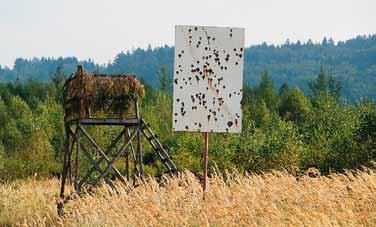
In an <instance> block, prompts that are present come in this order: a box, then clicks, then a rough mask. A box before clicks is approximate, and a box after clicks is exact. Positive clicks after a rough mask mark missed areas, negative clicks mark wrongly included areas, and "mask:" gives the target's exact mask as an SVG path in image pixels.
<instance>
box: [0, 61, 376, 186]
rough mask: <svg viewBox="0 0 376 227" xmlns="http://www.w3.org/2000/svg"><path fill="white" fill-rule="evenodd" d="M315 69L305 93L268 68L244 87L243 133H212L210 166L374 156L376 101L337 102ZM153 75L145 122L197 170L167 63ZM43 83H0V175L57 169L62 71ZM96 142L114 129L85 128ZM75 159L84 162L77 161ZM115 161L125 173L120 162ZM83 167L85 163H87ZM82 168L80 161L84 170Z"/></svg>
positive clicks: (325, 165) (338, 167) (149, 158)
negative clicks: (180, 128)
mask: <svg viewBox="0 0 376 227" xmlns="http://www.w3.org/2000/svg"><path fill="white" fill-rule="evenodd" d="M327 72H328V70H326V69H324V68H321V69H320V68H319V73H318V74H317V75H316V76H315V78H314V79H313V80H312V81H310V82H308V83H307V85H306V87H307V88H308V89H309V90H310V94H311V95H309V96H307V95H305V94H304V93H303V91H302V90H301V89H300V88H299V87H296V86H289V85H288V84H287V83H285V84H282V85H281V86H276V85H275V83H274V82H273V80H272V78H271V76H270V74H269V73H268V71H264V72H263V73H262V74H261V76H260V78H261V79H260V83H259V84H258V85H257V86H255V87H253V88H252V87H249V86H248V85H244V89H243V90H244V98H243V113H244V114H243V131H242V133H241V134H220V133H211V134H210V138H209V141H210V146H209V156H210V162H209V164H210V166H211V167H215V168H219V169H221V170H224V169H233V168H236V169H237V170H239V171H253V172H260V171H267V170H270V169H282V168H284V169H287V170H290V171H296V170H297V169H301V170H303V169H306V168H309V167H316V168H318V169H320V170H321V171H322V172H323V173H329V172H331V171H342V170H344V169H350V168H358V167H360V166H361V165H368V164H369V163H370V161H372V160H375V158H376V105H375V103H373V102H370V101H367V100H365V99H364V100H361V101H359V102H357V103H354V104H348V103H346V102H343V101H341V93H342V86H341V82H339V81H338V80H336V78H335V77H334V76H333V75H332V74H330V73H327ZM157 75H159V76H158V77H156V80H157V81H158V82H157V83H159V86H160V87H161V89H156V88H154V86H151V85H150V84H148V83H147V82H146V97H145V98H144V99H143V100H142V102H141V114H142V117H143V118H145V119H146V121H147V122H149V123H150V125H151V126H152V128H153V130H154V131H155V132H156V134H158V135H159V138H160V139H161V141H162V143H163V144H164V145H165V146H166V147H168V148H169V150H170V153H171V155H172V157H173V159H174V160H175V162H176V164H177V165H178V167H179V168H180V169H185V168H187V169H189V170H191V171H193V172H197V173H198V172H199V171H201V166H202V165H201V163H202V148H203V136H202V134H201V133H184V132H179V133H176V132H172V130H171V123H172V122H171V116H172V97H171V96H170V90H171V86H172V85H171V82H170V80H169V77H168V72H167V70H166V68H165V67H164V68H161V69H160V70H159V71H158V73H157ZM51 78H52V80H51V82H48V83H43V82H40V81H34V80H30V81H27V82H24V83H21V82H20V81H16V82H12V83H3V84H0V97H1V99H0V180H2V181H4V180H13V179H17V178H22V177H27V176H30V175H33V174H37V175H38V176H50V175H53V174H58V173H60V171H61V166H62V150H63V144H64V130H63V111H62V105H61V88H62V85H63V83H64V78H66V75H64V72H63V70H62V68H58V69H57V70H56V71H55V72H54V73H53V74H52V76H51ZM88 130H90V132H91V133H92V134H94V135H95V136H96V138H97V139H98V142H99V143H100V144H101V145H108V143H109V142H110V138H112V135H114V132H115V131H116V130H120V129H113V128H112V129H111V128H108V127H100V128H89V129H88ZM143 142H144V144H143V147H144V148H145V153H144V161H145V164H146V165H145V168H146V172H147V173H150V174H158V173H161V172H163V171H164V168H163V167H162V166H161V164H160V163H158V162H157V160H158V159H157V157H156V156H155V155H154V153H153V152H152V151H151V148H150V147H149V146H148V144H147V142H146V141H143ZM81 160H83V162H84V159H83V158H82V159H81ZM116 165H117V166H118V167H119V168H120V169H121V170H124V162H123V161H120V162H118V163H116ZM86 167H87V163H86ZM82 168H85V163H83V167H82Z"/></svg>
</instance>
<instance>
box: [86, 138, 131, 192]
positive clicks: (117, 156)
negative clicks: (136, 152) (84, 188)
mask: <svg viewBox="0 0 376 227" xmlns="http://www.w3.org/2000/svg"><path fill="white" fill-rule="evenodd" d="M136 135H137V131H136V132H134V133H133V134H132V135H131V137H130V138H129V141H128V142H127V143H126V144H124V145H123V146H122V147H121V148H120V150H119V152H117V153H116V155H115V156H114V157H113V159H112V160H111V161H110V162H108V164H107V166H106V168H105V170H104V173H102V174H101V175H100V176H99V177H98V178H97V179H96V180H94V182H93V185H96V184H97V183H98V182H99V181H100V180H102V178H103V177H104V176H105V175H106V174H107V172H108V170H109V169H110V168H111V166H112V164H113V163H114V162H115V161H116V160H117V159H118V158H119V157H120V155H121V154H122V153H123V152H124V150H125V149H126V148H127V147H128V146H129V144H130V143H131V140H132V139H133V138H134V137H135V136H136Z"/></svg>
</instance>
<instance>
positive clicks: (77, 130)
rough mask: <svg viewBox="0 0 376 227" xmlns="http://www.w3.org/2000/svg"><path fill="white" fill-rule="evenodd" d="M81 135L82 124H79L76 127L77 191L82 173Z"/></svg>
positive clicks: (75, 178)
mask: <svg viewBox="0 0 376 227" xmlns="http://www.w3.org/2000/svg"><path fill="white" fill-rule="evenodd" d="M80 136H81V130H80V125H79V124H78V125H77V128H76V146H77V147H76V160H75V168H74V187H75V189H76V190H77V191H79V188H78V181H79V174H80V148H81V147H80V146H81V142H80V139H81V138H80Z"/></svg>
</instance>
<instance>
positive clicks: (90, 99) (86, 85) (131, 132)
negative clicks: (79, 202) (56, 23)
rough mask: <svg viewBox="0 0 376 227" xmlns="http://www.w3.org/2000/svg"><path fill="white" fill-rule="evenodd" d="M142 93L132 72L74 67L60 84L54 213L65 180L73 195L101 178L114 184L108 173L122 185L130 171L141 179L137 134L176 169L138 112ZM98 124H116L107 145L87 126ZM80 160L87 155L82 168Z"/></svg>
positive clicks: (141, 170)
mask: <svg viewBox="0 0 376 227" xmlns="http://www.w3.org/2000/svg"><path fill="white" fill-rule="evenodd" d="M144 93H145V90H144V86H143V85H142V84H141V83H140V82H139V81H138V80H137V79H136V76H135V75H125V74H99V73H93V74H88V73H86V72H85V71H84V69H83V67H82V66H78V67H77V71H76V72H75V73H74V74H73V75H72V76H71V77H70V78H68V79H67V81H66V82H65V84H64V88H63V100H64V101H63V107H64V112H65V116H64V124H65V133H66V139H65V150H64V163H63V172H62V180H61V191H60V197H61V199H62V200H61V202H60V203H59V204H58V212H59V214H62V212H63V211H62V208H63V204H64V191H65V185H66V183H67V180H68V179H69V182H70V184H72V183H73V185H74V189H75V191H76V192H77V193H79V192H80V191H81V190H82V189H83V188H84V187H85V186H96V185H98V183H100V182H101V181H102V180H104V181H105V182H107V183H108V184H109V185H110V186H112V187H114V185H113V183H112V182H111V178H110V176H112V177H113V178H114V177H116V178H117V179H119V180H120V181H122V182H124V183H126V182H128V181H129V180H130V177H131V175H133V179H135V178H136V177H139V178H141V179H143V176H144V166H143V160H142V156H143V155H142V144H141V137H142V135H144V136H145V137H146V139H147V141H148V142H149V143H150V145H151V147H152V149H153V150H154V152H155V153H156V154H157V156H158V158H159V160H160V161H161V162H162V163H163V164H164V166H165V167H166V168H167V171H168V172H170V173H173V172H177V168H176V166H175V164H174V162H173V161H172V160H171V158H170V156H169V154H168V153H167V151H166V149H165V148H164V147H163V146H162V144H161V143H160V141H159V140H158V138H157V136H156V135H155V134H154V133H153V131H152V130H151V128H150V125H149V124H147V123H146V122H145V121H144V120H143V119H142V118H141V116H140V113H139V106H138V100H140V99H142V98H143V96H144ZM103 125H105V126H109V127H120V130H119V131H120V132H119V133H118V134H117V135H116V136H115V137H114V138H113V140H112V141H111V143H110V144H109V145H108V146H107V147H106V148H102V147H101V146H100V145H99V144H100V143H99V142H98V141H96V140H95V136H93V135H92V134H93V133H90V132H91V131H90V130H89V128H91V129H92V128H93V127H94V128H95V127H97V126H103ZM92 131H93V130H92ZM121 157H124V160H125V174H124V173H122V172H121V171H119V169H117V168H116V166H115V165H114V164H115V163H116V162H119V160H120V158H121ZM82 158H86V160H87V163H89V166H87V164H86V165H85V166H82V160H80V159H82ZM130 159H132V163H130V161H131V160H130ZM131 166H132V167H133V171H132V174H131Z"/></svg>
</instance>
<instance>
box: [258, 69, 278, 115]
mask: <svg viewBox="0 0 376 227" xmlns="http://www.w3.org/2000/svg"><path fill="white" fill-rule="evenodd" d="M256 96H257V98H259V99H262V100H264V102H265V104H266V106H267V107H268V108H269V110H275V109H276V107H277V105H278V96H277V94H276V93H275V91H274V82H273V80H272V79H271V78H270V76H269V73H268V71H267V70H265V71H264V73H263V74H262V76H261V82H260V85H259V87H258V88H256Z"/></svg>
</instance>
